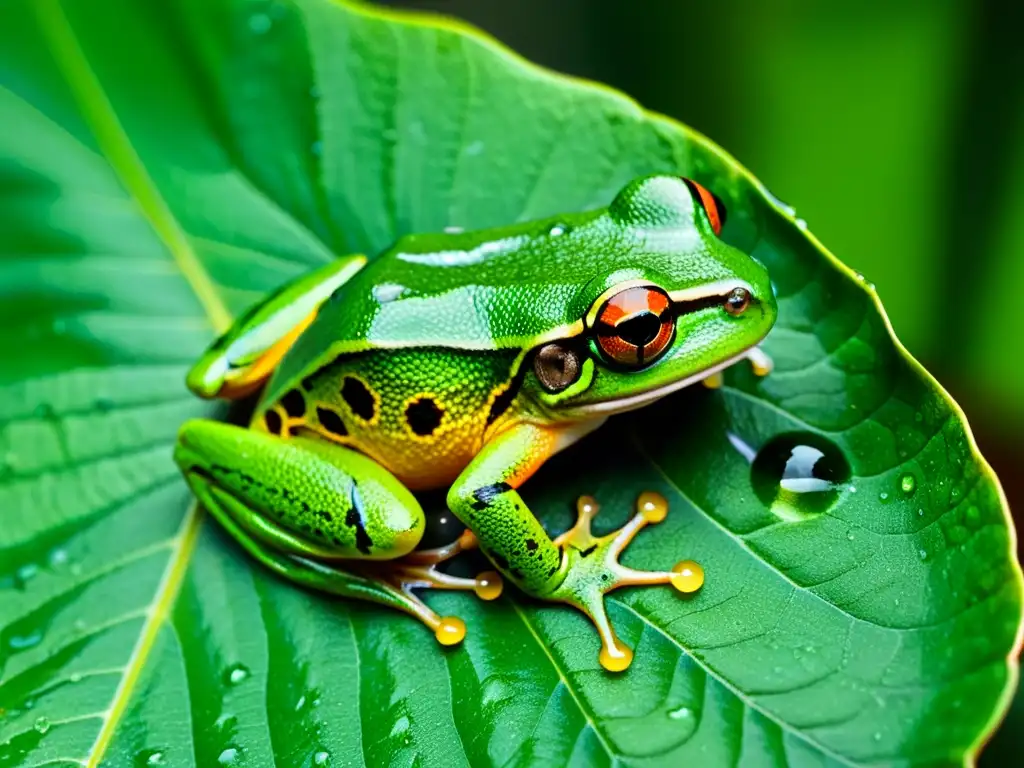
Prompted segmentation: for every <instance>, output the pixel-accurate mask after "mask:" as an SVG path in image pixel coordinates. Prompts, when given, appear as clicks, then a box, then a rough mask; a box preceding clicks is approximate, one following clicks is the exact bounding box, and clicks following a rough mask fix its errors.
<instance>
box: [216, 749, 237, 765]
mask: <svg viewBox="0 0 1024 768" xmlns="http://www.w3.org/2000/svg"><path fill="white" fill-rule="evenodd" d="M237 759H238V750H237V749H236V748H235V747H228V748H227V749H225V750H224V751H223V752H221V753H220V755H218V756H217V762H218V763H220V764H221V765H232V764H234V762H235V761H236V760H237Z"/></svg>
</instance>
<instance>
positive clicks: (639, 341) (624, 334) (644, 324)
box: [615, 312, 661, 348]
mask: <svg viewBox="0 0 1024 768" xmlns="http://www.w3.org/2000/svg"><path fill="white" fill-rule="evenodd" d="M660 330H661V320H659V319H658V316H657V315H655V314H654V313H653V312H642V313H640V314H639V315H636V316H635V317H631V318H629V320H626V321H625V322H623V323H620V324H619V325H617V326H615V332H616V333H617V334H618V336H619V338H620V339H622V340H623V341H625V342H628V343H630V344H632V345H633V346H634V347H641V348H642V347H645V346H646V345H648V344H650V343H651V342H652V341H654V340H655V339H656V338H657V337H658V331H660Z"/></svg>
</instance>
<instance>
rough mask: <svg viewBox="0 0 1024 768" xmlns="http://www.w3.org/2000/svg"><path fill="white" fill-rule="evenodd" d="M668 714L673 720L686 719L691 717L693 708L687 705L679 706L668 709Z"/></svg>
mask: <svg viewBox="0 0 1024 768" xmlns="http://www.w3.org/2000/svg"><path fill="white" fill-rule="evenodd" d="M668 716H669V717H670V718H672V719H673V720H686V719H688V718H691V717H693V710H692V709H690V708H689V707H679V709H670V710H669V713H668Z"/></svg>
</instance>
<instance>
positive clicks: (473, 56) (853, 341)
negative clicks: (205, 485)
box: [0, 0, 1021, 766]
mask: <svg viewBox="0 0 1024 768" xmlns="http://www.w3.org/2000/svg"><path fill="white" fill-rule="evenodd" d="M685 86H686V84H685V83H681V84H680V87H685ZM693 87H699V86H698V85H697V84H696V83H694V85H693ZM664 170H671V171H677V172H681V173H686V174H688V175H692V176H695V177H696V178H697V179H699V180H700V181H702V182H704V183H706V184H708V185H709V186H712V187H713V188H714V189H715V190H716V192H717V193H718V194H719V195H720V196H722V197H723V198H724V199H725V201H726V204H727V206H728V208H729V211H730V218H729V223H728V226H727V229H726V232H725V236H726V238H727V239H728V240H730V241H731V242H732V243H733V244H735V245H737V246H738V247H740V248H743V249H744V250H746V251H748V252H751V253H753V254H754V255H755V256H756V257H757V258H759V259H761V260H762V261H763V262H764V263H765V264H767V266H768V267H769V269H770V271H771V273H772V276H773V279H774V281H775V284H776V288H777V292H778V295H779V299H780V310H781V312H780V321H779V325H778V327H777V328H776V330H775V331H773V333H772V335H771V337H770V338H769V340H768V343H767V349H768V351H769V352H770V353H771V354H772V355H773V356H774V357H775V360H776V363H777V369H776V372H775V373H774V374H773V375H772V376H770V377H769V378H768V379H766V380H764V381H756V380H754V379H753V377H752V376H751V375H750V373H749V372H748V371H747V370H745V369H738V370H736V371H733V372H730V374H729V376H728V379H727V386H726V387H725V388H724V389H722V390H720V391H717V392H706V391H693V392H684V393H681V394H680V395H678V396H675V397H672V398H670V399H668V400H666V401H664V402H663V403H662V404H660V405H658V406H656V407H652V408H649V409H647V411H646V412H641V413H639V414H637V415H635V416H631V417H623V418H619V419H617V420H615V421H613V423H612V424H610V425H609V426H608V427H606V428H605V429H604V430H602V432H600V433H598V434H596V435H594V436H592V437H591V438H589V439H588V440H586V441H583V442H582V443H580V444H579V445H578V446H576V447H575V448H574V449H572V450H571V451H569V452H567V453H566V454H564V455H562V456H560V457H558V458H557V459H556V460H554V461H552V462H550V463H549V465H548V466H547V467H546V468H545V469H544V470H542V472H541V473H540V474H539V475H538V476H537V478H535V479H534V480H533V481H531V482H530V484H528V486H527V488H526V497H527V500H528V501H529V502H530V504H531V505H532V506H533V507H534V508H535V509H536V510H537V511H538V513H539V514H540V515H541V517H542V519H543V520H544V522H545V524H547V525H548V526H549V528H550V529H551V530H558V529H562V528H565V527H566V526H567V525H568V523H569V521H570V512H571V502H572V500H573V498H574V497H575V495H577V494H579V493H582V492H589V493H594V494H596V495H597V496H598V498H599V499H600V501H601V502H602V504H603V508H604V510H605V512H604V513H603V517H606V518H607V519H606V520H604V521H603V522H604V525H605V526H607V527H610V526H612V525H614V524H617V523H619V522H621V521H622V520H623V519H624V518H625V516H626V515H627V514H628V513H629V511H630V510H629V507H630V505H631V502H632V499H633V497H634V496H635V494H636V492H637V491H638V490H640V489H645V488H655V489H658V490H660V491H662V492H663V493H665V494H666V495H667V496H668V497H669V499H670V501H671V504H672V511H671V513H670V515H669V519H668V521H666V522H665V523H664V524H662V525H661V526H660V527H659V528H657V529H652V530H651V531H648V532H645V533H644V534H643V535H642V536H641V537H640V538H639V539H638V541H637V542H636V544H635V545H634V546H633V547H632V548H631V550H630V552H629V553H628V556H627V562H630V563H632V564H634V565H647V566H651V567H654V566H659V567H660V566H667V565H669V564H671V563H672V562H674V561H676V560H678V559H680V557H693V558H695V559H697V560H699V561H701V562H702V563H703V564H704V566H705V569H706V572H707V577H708V578H707V584H706V586H705V587H704V589H703V590H702V591H701V592H700V593H698V594H697V595H696V596H695V597H694V598H693V599H690V600H686V599H681V598H680V597H678V596H677V595H676V594H673V593H672V591H671V590H669V589H656V590H647V591H638V592H622V593H617V595H616V597H615V599H614V600H613V602H612V607H611V612H612V616H613V619H614V620H615V621H616V623H617V625H618V626H619V627H620V629H621V631H622V634H623V636H624V638H625V639H626V640H627V641H628V642H630V644H631V645H634V646H636V647H637V651H638V653H637V659H636V661H635V663H634V665H633V667H632V668H631V669H630V670H629V671H628V673H626V674H624V675H621V676H618V677H613V676H610V675H608V674H607V673H605V672H603V671H602V670H601V669H600V667H599V666H598V664H597V653H596V651H597V643H596V638H595V636H594V633H593V631H592V629H591V628H590V627H589V626H588V625H587V623H586V622H585V621H584V620H583V618H582V617H581V616H579V615H578V614H576V613H574V612H572V611H571V610H569V609H564V608H560V607H546V606H541V605H539V604H537V603H535V602H532V601H530V600H527V599H525V598H523V597H521V596H518V595H509V596H506V597H504V598H502V599H501V600H499V601H497V602H496V603H493V604H481V603H479V602H477V601H475V600H474V599H472V598H470V597H467V596H464V595H451V594H449V595H431V596H429V598H428V600H429V601H430V602H431V604H432V605H433V606H434V607H435V608H437V609H438V610H441V611H442V612H444V613H458V614H460V615H462V616H464V617H465V618H466V620H467V624H468V626H469V636H468V638H467V640H466V642H465V643H464V644H463V645H462V646H461V647H459V648H457V649H452V650H448V651H442V650H441V649H439V648H438V647H437V646H436V644H435V643H434V641H433V639H432V638H431V636H430V634H429V632H427V631H426V630H425V629H424V628H423V627H422V626H420V625H419V624H417V623H416V622H414V621H411V620H409V619H408V618H407V617H404V616H401V615H397V614H393V613H389V612H386V611H383V610H379V609H376V608H374V607H371V606H363V605H350V604H347V603H343V602H339V601H336V600H332V599H329V598H325V597H322V596H319V595H314V594H310V593H308V592H305V591H302V590H300V589H297V588H295V587H293V586H291V585H289V584H287V583H284V582H281V581H279V580H277V579H276V578H274V577H273V576H271V575H269V574H268V573H267V572H265V571H264V570H262V569H260V568H257V567H255V566H253V565H252V564H251V562H250V561H249V560H248V559H247V558H246V557H245V556H244V555H243V554H242V553H241V551H240V550H239V548H238V547H236V546H235V545H234V544H233V542H231V541H230V540H229V539H228V538H227V537H226V536H225V535H224V534H223V533H222V532H221V531H220V530H219V529H217V528H216V527H215V526H214V525H212V524H211V523H209V522H208V521H207V519H206V518H205V516H204V515H203V513H202V512H201V511H200V510H198V509H197V508H196V507H195V506H194V505H192V503H191V501H190V497H189V494H188V492H187V490H186V488H185V486H184V484H183V482H182V481H181V480H180V479H179V477H178V474H177V471H176V469H175V467H174V465H173V463H172V462H171V458H170V451H171V446H172V443H173V439H174V433H175V429H176V427H177V425H178V424H179V423H181V422H182V421H183V420H184V419H186V418H188V417H191V416H196V415H201V414H211V413H214V414H216V413H218V411H216V410H213V411H211V410H210V408H209V407H208V406H206V405H204V404H201V403H198V402H197V401H194V400H193V399H191V398H190V397H189V396H188V395H187V393H186V391H185V389H184V385H183V376H184V371H185V369H186V367H187V366H188V364H189V363H190V361H191V360H192V359H194V357H195V356H196V355H197V354H198V353H199V352H200V350H201V349H202V348H203V346H204V344H205V343H206V342H207V341H208V340H209V339H210V338H211V336H212V335H213V333H214V332H215V330H217V329H220V328H223V327H224V326H225V325H226V324H227V323H228V322H229V321H230V318H231V317H232V316H233V315H234V314H235V313H237V312H238V311H240V310H241V309H242V308H244V307H245V306H247V305H248V304H250V303H251V302H253V301H254V300H256V299H257V298H258V297H259V296H260V295H262V294H263V293H264V292H266V291H268V290H269V289H271V288H273V287H274V286H276V285H278V284H279V283H280V282H282V281H283V280H285V279H286V278H288V277H290V276H292V275H295V274H297V273H299V272H300V271H302V270H304V269H307V268H309V267H311V266H313V265H316V264H320V263H322V262H323V261H324V260H326V259H328V258H330V257H331V254H333V253H342V252H347V251H365V252H368V253H373V252H376V251H378V250H379V249H381V248H383V247H384V246H386V245H387V244H388V243H389V242H390V241H392V240H393V239H394V238H395V237H396V236H397V235H399V234H401V233H405V232H414V231H428V230H438V229H440V228H442V227H445V226H451V225H458V226H464V227H482V226H490V225H496V224H502V223H508V222H512V221H518V220H525V219H529V218H533V217H537V216H541V215H545V214H552V213H555V212H558V211H564V210H579V209H584V208H587V207H591V206H595V205H600V204H604V203H607V202H608V200H609V199H610V198H611V196H612V195H613V194H614V193H615V191H616V190H617V189H618V188H619V187H620V186H621V185H622V184H623V183H624V182H625V181H627V180H628V179H630V178H631V177H633V176H636V175H638V174H642V173H646V172H652V171H664ZM850 215H851V216H860V215H862V212H861V211H859V210H854V211H851V212H850ZM0 296H2V298H3V301H2V302H0V318H2V320H3V324H4V328H5V330H4V333H2V334H0V360H3V364H2V367H0V475H2V479H0V553H2V555H0V557H2V567H0V579H2V580H0V626H2V630H0V664H2V670H0V707H2V711H0V743H2V744H3V746H2V747H0V765H55V766H56V765H74V764H85V765H90V766H94V765H98V764H100V763H101V762H102V764H103V765H111V766H120V765H138V764H146V763H150V764H158V763H161V762H163V763H165V764H168V765H201V766H209V765H215V764H217V763H218V761H220V762H221V763H229V764H230V763H233V764H238V765H242V764H247V765H259V766H262V765H270V764H274V763H275V762H276V764H278V765H282V766H292V765H322V764H333V765H342V764H344V765H350V764H351V765H361V764H365V765H369V766H377V765H385V764H400V765H411V764H416V765H421V766H428V765H431V766H432V765H437V766H453V765H468V764H472V765H536V764H551V765H562V764H574V765H606V764H612V763H622V764H629V765H646V766H653V765H672V766H674V765H681V764H683V765H687V764H688V765H700V766H718V765H736V764H739V763H742V765H744V766H761V765H764V766H773V765H793V766H805V765H806V766H811V765H839V764H844V765H850V764H852V765H862V764H877V763H893V764H901V765H929V766H933V765H956V764H960V763H961V762H963V761H965V760H967V759H969V757H970V755H972V754H973V753H974V751H975V750H976V748H977V746H978V744H979V743H980V741H981V740H982V739H983V738H984V737H985V735H986V734H987V733H988V732H989V731H990V730H991V728H992V727H993V725H994V723H995V722H996V720H997V718H998V717H999V715H1000V714H1001V713H1002V711H1003V709H1004V708H1005V706H1006V702H1007V697H1008V692H1009V691H1010V690H1011V688H1012V684H1013V682H1014V680H1015V676H1016V666H1015V662H1013V661H1010V660H1009V659H1010V657H1011V655H1012V651H1013V649H1014V647H1015V639H1016V634H1017V631H1018V624H1019V620H1020V612H1021V580H1020V572H1019V570H1018V568H1017V566H1016V564H1015V561H1014V558H1013V557H1012V555H1011V550H1012V545H1013V534H1012V532H1011V530H1010V529H1009V527H1008V523H1007V519H1006V514H1005V509H1004V504H1003V503H1002V499H1001V494H1000V491H999V489H998V486H997V484H996V481H995V479H994V478H993V477H992V475H991V473H990V472H989V470H988V468H987V466H986V465H985V463H984V462H983V460H982V459H981V458H980V457H979V456H978V455H977V453H976V452H975V450H974V447H973V443H972V440H971V437H970V434H969V432H968V431H967V427H966V424H965V422H964V419H963V416H962V414H961V413H960V412H959V411H958V409H957V408H956V407H955V406H954V405H953V404H952V403H951V402H950V401H949V399H948V398H947V397H946V396H945V395H944V393H943V392H942V391H941V390H940V389H939V388H938V387H937V385H936V384H935V383H934V381H932V380H931V379H930V378H929V377H928V376H927V374H925V373H924V372H923V371H922V370H921V369H920V368H919V367H918V366H917V364H916V363H914V362H913V361H912V360H910V359H908V358H907V356H906V355H905V353H904V352H903V350H902V348H901V347H900V346H899V345H898V343H896V342H895V341H894V340H893V339H892V336H891V333H890V331H889V328H888V325H887V323H886V320H885V317H884V315H883V314H882V313H881V310H880V308H879V306H878V304H877V301H876V300H875V296H874V293H873V291H872V290H871V289H870V286H866V285H864V284H863V283H861V282H860V281H858V280H857V279H856V277H855V276H854V275H853V274H852V273H850V272H849V271H848V270H846V269H845V268H843V267H842V266H841V265H840V264H839V263H838V262H836V261H835V260H834V259H833V258H832V257H831V256H830V255H829V254H827V253H826V252H825V251H824V250H823V249H822V248H821V246H820V245H819V244H818V243H817V241H815V240H814V238H813V237H812V236H810V235H809V234H808V233H807V232H806V231H804V230H803V229H802V228H801V227H800V226H799V223H798V222H795V221H794V220H793V218H792V216H791V214H790V213H789V212H787V210H786V208H785V206H783V205H782V204H780V203H778V201H776V200H774V199H773V198H771V197H770V196H769V195H768V194H767V193H766V192H765V191H764V190H763V189H762V188H761V187H760V186H759V185H758V184H757V182H756V181H754V180H753V179H752V178H751V177H750V176H749V175H748V174H747V173H746V172H745V171H744V170H743V169H742V168H741V167H740V166H738V165H737V164H736V163H735V161H733V160H732V159H731V158H730V157H728V156H727V155H725V154H723V153H722V152H721V151H720V150H718V149H717V148H716V147H714V146H713V145H711V144H710V143H709V142H707V141H706V140H705V139H704V138H702V137H701V136H698V135H696V134H694V133H692V132H691V131H689V130H687V129H686V128H684V127H683V126H680V125H678V124H675V123H672V122H671V121H669V120H666V119H664V118H660V117H657V116H654V115H651V114H648V113H645V112H643V111H642V110H640V109H639V108H638V107H637V106H636V105H635V104H633V103H632V102H630V101H629V100H627V99H625V98H624V97H622V96H620V95H618V94H615V93H612V92H610V91H608V90H606V89H602V88H598V87H594V86H592V85H589V84H584V83H578V82H574V81H570V80H566V79H563V78H559V77H556V76H553V75H551V74H549V73H546V72H543V71H540V70H538V69H536V68H534V67H532V66H529V65H527V64H525V63H524V62H522V61H521V60H519V59H517V58H515V57H514V56H512V55H511V54H509V53H508V52H507V51H505V50H503V49H500V48H499V47H498V46H496V45H495V44H493V43H491V42H489V41H486V40H484V39H481V38H480V37H479V36H478V35H477V34H475V33H473V32H471V31H469V30H464V29H459V28H456V27H453V26H451V25H446V24H440V23H437V22H433V21H424V20H418V19H415V18H412V17H405V16H390V15H388V16H385V15H381V14H380V13H378V12H375V11H372V10H368V9H366V8H361V7H349V6H345V5H337V4H333V3H331V2H328V0H296V2H294V3H284V2H263V0H256V2H241V1H240V0H216V1H214V0H176V1H175V2H170V1H168V2H161V3H154V2H141V1H140V0H103V2H97V0H92V1H91V2H88V1H87V0H74V1H73V2H72V1H70V0H66V1H65V2H64V3H60V2H59V0H17V1H15V2H7V3H5V4H4V5H3V6H2V7H0ZM796 444H805V445H808V446H811V448H812V449H816V450H819V451H821V452H822V453H823V454H825V455H826V463H828V462H831V463H832V468H833V470H834V472H835V475H836V478H837V481H838V482H837V485H836V487H835V488H834V489H833V491H831V492H830V493H829V496H828V498H827V499H825V500H824V502H821V500H819V503H817V504H814V505H810V504H797V505H796V506H794V505H793V504H791V503H789V502H788V501H787V498H786V497H787V493H786V492H784V491H780V490H779V488H778V480H779V476H780V473H781V472H782V462H784V459H785V458H786V456H788V455H789V453H788V451H789V450H790V449H791V448H792V447H793V446H794V445H796ZM754 454H757V456H758V458H756V459H754V461H753V466H751V464H750V459H751V457H752V456H753V455H754ZM815 455H817V454H815ZM819 464H820V462H819ZM847 470H848V471H847ZM847 474H848V475H849V477H846V475H847ZM819 496H824V494H819ZM826 502H827V503H826Z"/></svg>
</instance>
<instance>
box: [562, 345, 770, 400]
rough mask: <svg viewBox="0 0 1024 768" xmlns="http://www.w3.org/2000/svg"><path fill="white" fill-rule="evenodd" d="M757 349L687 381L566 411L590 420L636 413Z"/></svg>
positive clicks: (755, 347) (746, 351)
mask: <svg viewBox="0 0 1024 768" xmlns="http://www.w3.org/2000/svg"><path fill="white" fill-rule="evenodd" d="M756 349H757V345H756V344H755V345H754V346H752V347H748V348H747V349H745V350H743V351H742V352H740V353H739V354H737V355H734V356H733V357H730V358H728V359H727V360H723V361H722V362H721V363H718V365H713V366H711V367H710V368H707V369H705V370H703V371H700V372H699V373H695V374H693V375H692V376H688V377H687V378H685V379H679V380H678V381H673V382H670V383H668V384H665V385H663V386H660V387H656V388H654V389H651V390H648V391H647V392H639V393H637V394H635V395H632V396H631V397H624V398H622V399H621V400H609V401H607V402H603V403H590V404H587V405H581V406H578V407H576V408H567V409H566V411H567V412H568V413H569V414H570V415H572V416H575V417H581V418H589V417H593V416H614V415H615V414H617V413H625V412H627V411H635V410H636V409H637V408H643V407H644V406H647V405H650V404H651V403H653V402H655V401H657V400H660V399H661V398H663V397H665V396H666V395H671V394H672V393H673V392H678V391H679V390H680V389H683V388H684V387H688V386H690V385H691V384H696V383H697V382H698V381H703V380H704V379H706V378H708V377H709V376H713V375H714V374H716V373H719V372H721V371H723V370H725V369H726V368H728V367H729V366H730V365H733V364H735V363H738V362H739V361H740V360H743V359H744V358H747V357H750V356H751V355H752V354H754V350H756Z"/></svg>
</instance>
